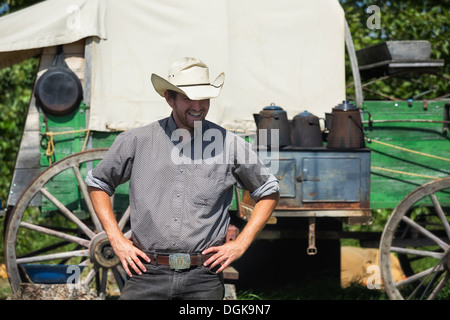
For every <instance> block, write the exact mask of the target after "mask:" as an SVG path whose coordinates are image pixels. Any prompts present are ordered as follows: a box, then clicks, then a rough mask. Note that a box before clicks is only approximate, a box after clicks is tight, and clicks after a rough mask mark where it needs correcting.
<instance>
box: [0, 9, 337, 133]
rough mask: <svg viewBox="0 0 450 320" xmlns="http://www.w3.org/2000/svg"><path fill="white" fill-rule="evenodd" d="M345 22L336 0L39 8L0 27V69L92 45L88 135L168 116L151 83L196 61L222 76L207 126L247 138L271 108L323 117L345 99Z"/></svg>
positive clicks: (4, 20) (88, 73)
mask: <svg viewBox="0 0 450 320" xmlns="http://www.w3.org/2000/svg"><path fill="white" fill-rule="evenodd" d="M344 23H345V17H344V12H343V9H342V8H341V6H340V4H339V2H338V1H337V0H314V1H310V0H245V1H242V0H217V1H211V0H190V1H185V0H127V1H117V0H47V1H43V2H41V3H38V4H36V5H34V6H31V7H29V8H26V9H24V10H21V11H18V12H16V13H12V14H8V15H6V16H4V17H2V18H0V67H4V66H7V65H10V64H12V63H16V62H19V61H20V60H23V59H24V58H27V57H30V56H32V55H33V54H36V52H39V50H40V49H41V48H44V47H49V46H55V45H58V44H67V43H72V42H74V41H77V40H80V39H83V38H90V37H93V38H92V39H93V41H90V42H89V45H90V48H89V57H86V59H85V61H86V77H89V78H88V81H86V80H85V84H86V83H89V85H88V86H87V85H85V87H84V90H85V92H84V96H85V100H86V101H85V102H86V104H88V105H90V107H91V110H90V119H89V128H90V129H91V130H98V131H110V130H125V129H128V128H132V127H136V126H140V125H144V124H147V123H150V122H152V121H155V120H158V119H160V118H162V117H165V116H167V115H169V114H170V111H171V110H170V107H169V106H168V105H167V104H166V102H165V101H164V99H163V98H161V97H160V96H159V95H158V94H157V93H156V92H155V91H154V89H153V87H152V84H151V81H150V75H151V73H156V74H159V75H161V76H164V77H165V76H166V73H167V70H168V68H169V66H170V64H171V63H172V62H173V61H174V60H176V59H178V58H180V57H184V56H195V57H198V58H200V59H201V60H203V61H204V62H205V63H206V64H207V65H208V66H209V67H210V73H211V78H215V77H216V76H217V75H218V74H219V73H220V72H222V71H224V72H225V85H224V88H223V90H222V93H221V95H220V96H219V98H217V99H214V100H212V101H211V108H210V113H209V115H208V119H209V120H211V121H214V122H217V123H218V124H220V125H222V126H224V127H226V128H231V129H252V128H253V127H254V121H253V115H252V114H253V113H257V112H259V111H260V110H261V109H262V108H263V107H265V106H267V105H270V104H271V103H275V104H276V105H278V106H281V107H282V108H283V109H285V110H286V111H287V112H288V116H289V118H293V117H294V116H295V115H296V114H297V113H300V112H302V111H304V110H308V111H309V112H311V113H313V114H315V115H317V116H319V117H323V116H324V113H325V112H329V111H331V108H333V107H334V106H336V105H337V104H338V103H340V102H341V101H342V100H344V99H345V31H344Z"/></svg>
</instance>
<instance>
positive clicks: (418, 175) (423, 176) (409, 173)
mask: <svg viewBox="0 0 450 320" xmlns="http://www.w3.org/2000/svg"><path fill="white" fill-rule="evenodd" d="M370 169H375V170H382V171H387V172H392V173H399V174H404V175H408V176H415V177H420V178H426V179H432V180H439V179H442V178H436V177H431V176H426V175H423V174H417V173H411V172H405V171H398V170H392V169H385V168H380V167H373V166H372V167H370Z"/></svg>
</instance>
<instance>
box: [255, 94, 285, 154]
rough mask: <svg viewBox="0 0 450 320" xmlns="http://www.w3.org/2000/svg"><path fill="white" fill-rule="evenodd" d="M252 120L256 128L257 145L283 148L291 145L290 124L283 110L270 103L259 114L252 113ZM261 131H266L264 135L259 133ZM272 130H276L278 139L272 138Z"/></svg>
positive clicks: (261, 132)
mask: <svg viewBox="0 0 450 320" xmlns="http://www.w3.org/2000/svg"><path fill="white" fill-rule="evenodd" d="M253 118H254V119H255V123H256V127H257V140H258V145H262V146H268V147H284V146H288V145H290V144H291V130H290V124H289V121H288V118H287V113H286V111H284V110H283V108H281V107H279V106H276V105H275V103H271V104H270V106H267V107H265V108H264V109H263V110H261V112H260V113H254V114H253ZM262 129H266V130H267V131H266V133H264V132H263V131H260V130H262ZM272 130H278V138H279V139H275V136H273V135H274V131H272ZM272 136H273V138H272ZM272 140H274V141H272ZM277 140H278V141H277Z"/></svg>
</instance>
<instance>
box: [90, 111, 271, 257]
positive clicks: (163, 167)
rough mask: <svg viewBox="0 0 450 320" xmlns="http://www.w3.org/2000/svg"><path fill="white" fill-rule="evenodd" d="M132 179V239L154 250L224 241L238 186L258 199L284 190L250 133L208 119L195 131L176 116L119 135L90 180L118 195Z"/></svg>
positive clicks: (200, 247) (183, 249)
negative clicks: (248, 136) (181, 124)
mask: <svg viewBox="0 0 450 320" xmlns="http://www.w3.org/2000/svg"><path fill="white" fill-rule="evenodd" d="M180 137H183V138H181V139H180ZM128 180H130V185H129V197H130V209H131V218H130V219H131V229H132V240H133V242H134V243H135V245H136V246H137V247H139V248H140V249H142V250H144V251H146V252H160V253H161V252H167V253H170V252H188V253H192V252H201V251H202V250H204V249H206V248H208V247H210V246H215V245H220V244H222V243H224V241H225V235H226V232H227V228H228V225H229V221H230V217H229V214H228V208H229V206H230V205H231V202H232V198H233V185H237V186H238V187H240V188H244V189H246V190H248V191H249V192H250V194H251V196H252V197H253V198H254V199H255V200H256V201H257V200H259V199H260V198H261V197H264V196H267V195H270V194H272V193H275V192H277V191H278V181H277V180H276V179H275V177H274V176H273V175H271V174H270V173H269V172H268V170H267V168H266V167H265V166H264V165H263V164H262V162H261V161H259V159H257V156H256V153H255V152H254V151H253V150H252V148H251V145H250V144H249V143H247V142H246V141H244V139H242V138H241V137H239V136H237V135H235V134H233V133H231V132H229V131H226V130H225V129H223V128H222V127H220V126H218V125H216V124H214V123H212V122H209V121H206V120H205V121H203V122H202V123H201V125H200V126H198V127H196V129H195V133H194V137H193V138H191V137H190V136H189V133H188V131H187V130H183V129H177V126H176V124H175V122H174V120H173V118H172V117H168V118H165V119H162V120H160V121H157V122H154V123H152V124H149V125H147V126H144V127H140V128H135V129H130V130H128V131H125V132H123V133H121V134H120V135H118V136H117V138H116V140H115V141H114V143H113V144H112V146H111V148H110V149H109V151H108V152H107V154H106V156H105V157H104V158H103V160H102V161H101V162H100V163H99V164H98V165H97V166H96V167H95V168H94V169H93V170H92V171H90V172H89V173H88V175H87V177H86V180H85V182H86V184H87V185H88V186H92V187H96V188H100V189H102V190H104V191H105V192H106V193H108V194H109V195H110V196H111V195H112V194H113V193H114V191H115V189H116V187H117V186H118V185H119V184H121V183H124V182H126V181H128Z"/></svg>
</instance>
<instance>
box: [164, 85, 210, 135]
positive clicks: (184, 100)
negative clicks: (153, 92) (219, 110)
mask: <svg viewBox="0 0 450 320" xmlns="http://www.w3.org/2000/svg"><path fill="white" fill-rule="evenodd" d="M165 98H166V101H167V103H168V104H169V105H170V106H171V107H172V109H173V119H174V120H175V123H176V124H177V126H178V128H183V129H187V130H189V131H190V132H191V133H192V132H193V131H194V122H195V121H203V120H204V119H205V117H206V115H207V114H208V111H209V99H206V100H191V99H189V98H188V97H187V96H185V95H184V94H182V93H179V92H177V93H176V96H175V98H173V96H171V95H170V94H169V93H168V91H166V92H165Z"/></svg>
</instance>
